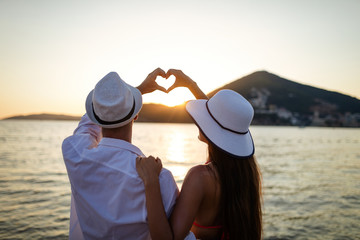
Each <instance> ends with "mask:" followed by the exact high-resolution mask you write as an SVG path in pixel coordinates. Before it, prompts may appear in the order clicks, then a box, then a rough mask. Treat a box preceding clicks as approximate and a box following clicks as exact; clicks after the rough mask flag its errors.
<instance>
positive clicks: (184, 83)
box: [166, 69, 196, 92]
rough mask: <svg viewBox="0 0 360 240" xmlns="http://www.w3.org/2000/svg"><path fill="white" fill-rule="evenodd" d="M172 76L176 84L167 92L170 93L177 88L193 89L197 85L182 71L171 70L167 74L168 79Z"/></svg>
mask: <svg viewBox="0 0 360 240" xmlns="http://www.w3.org/2000/svg"><path fill="white" fill-rule="evenodd" d="M171 75H173V76H174V77H175V82H174V84H173V85H172V86H171V87H169V88H168V90H167V92H170V91H171V90H173V89H175V88H177V87H186V88H189V89H190V88H192V87H193V86H194V85H196V83H195V82H194V81H193V80H192V79H191V78H190V77H188V76H187V75H185V73H183V72H182V71H181V70H177V69H169V70H168V71H167V73H166V79H168V78H169V77H170V76H171Z"/></svg>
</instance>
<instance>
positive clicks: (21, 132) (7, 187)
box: [0, 120, 360, 239]
mask: <svg viewBox="0 0 360 240" xmlns="http://www.w3.org/2000/svg"><path fill="white" fill-rule="evenodd" d="M76 125H77V122H71V121H70V122H68V121H21V120H13V121H10V120H8V121H0V239H66V238H67V237H68V224H69V213H70V209H69V208H70V186H69V181H68V178H67V174H66V169H65V166H64V163H63V160H62V155H61V143H62V140H63V139H64V138H65V137H66V136H68V135H71V133H72V131H73V130H74V128H75V127H76ZM251 132H252V135H253V138H254V142H255V146H256V150H255V155H256V157H257V160H258V162H259V165H260V168H261V171H262V175H263V186H264V236H265V239H360V237H359V236H360V129H341V128H297V127H260V126H254V127H251ZM133 135H134V136H133V143H134V144H135V145H137V146H139V147H140V148H141V149H142V150H143V152H144V153H145V154H146V155H150V154H151V155H154V156H158V157H160V158H161V159H162V161H163V165H164V167H166V168H168V169H170V170H171V171H172V173H173V175H174V177H175V180H176V182H177V184H178V185H179V187H181V184H182V181H183V179H184V177H185V175H186V172H187V171H188V169H189V168H190V167H191V166H194V165H196V164H201V163H204V162H205V160H206V157H207V153H206V145H205V144H204V143H201V142H200V141H198V140H197V135H198V131H197V128H196V127H195V126H194V125H193V124H159V123H135V126H134V133H133Z"/></svg>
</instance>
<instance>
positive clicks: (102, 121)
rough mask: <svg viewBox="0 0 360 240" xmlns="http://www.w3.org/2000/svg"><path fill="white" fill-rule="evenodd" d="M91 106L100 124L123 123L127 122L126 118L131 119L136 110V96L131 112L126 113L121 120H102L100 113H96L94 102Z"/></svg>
mask: <svg viewBox="0 0 360 240" xmlns="http://www.w3.org/2000/svg"><path fill="white" fill-rule="evenodd" d="M91 106H92V111H93V113H94V117H95V119H96V120H97V121H98V122H99V123H100V124H103V125H113V124H118V123H121V122H125V121H126V120H129V119H130V118H131V116H132V115H133V114H134V111H135V98H134V101H133V106H132V109H131V110H130V112H129V114H128V115H126V116H125V117H124V118H122V119H120V120H116V121H111V122H108V121H104V120H102V119H101V118H100V117H99V116H98V115H96V113H95V111H94V104H91Z"/></svg>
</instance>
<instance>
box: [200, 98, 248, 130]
mask: <svg viewBox="0 0 360 240" xmlns="http://www.w3.org/2000/svg"><path fill="white" fill-rule="evenodd" d="M208 102H209V100H208V101H206V104H205V105H206V109H207V111H208V112H209V114H210V116H211V117H212V119H214V121H215V122H216V123H217V124H218V125H219V126H220V127H221V128H223V129H225V130H228V131H230V132H233V133H236V134H247V133H248V132H249V130H247V131H246V132H238V131H235V130H232V129H230V128H227V127H224V126H223V125H222V124H221V123H220V122H219V121H218V120H216V118H215V117H214V116H213V115H212V114H211V112H210V109H209V106H208Z"/></svg>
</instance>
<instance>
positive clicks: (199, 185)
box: [171, 163, 222, 239]
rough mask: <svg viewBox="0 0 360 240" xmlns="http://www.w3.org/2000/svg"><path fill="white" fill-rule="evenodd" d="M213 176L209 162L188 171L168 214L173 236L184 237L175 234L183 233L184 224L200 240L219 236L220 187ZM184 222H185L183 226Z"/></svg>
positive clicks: (220, 223) (220, 225)
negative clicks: (170, 214)
mask: <svg viewBox="0 0 360 240" xmlns="http://www.w3.org/2000/svg"><path fill="white" fill-rule="evenodd" d="M216 175H217V173H216V170H214V168H213V166H212V164H211V163H210V164H208V165H198V166H195V167H193V168H191V169H190V170H189V172H188V173H187V175H186V177H185V179H184V182H183V185H182V189H181V194H180V196H179V199H178V200H177V205H176V207H175V209H174V212H173V214H172V216H171V225H172V228H173V231H174V235H175V239H181V238H182V237H183V236H181V235H180V236H178V234H177V233H180V232H184V231H183V228H184V227H185V228H188V229H190V228H191V231H192V232H193V233H194V234H195V235H196V237H197V238H200V239H219V238H220V237H221V235H222V222H221V217H220V215H221V214H220V199H221V189H220V184H219V182H218V181H217V177H216ZM193 219H195V220H193ZM184 222H186V223H187V224H185V225H184ZM185 232H186V231H185Z"/></svg>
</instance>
